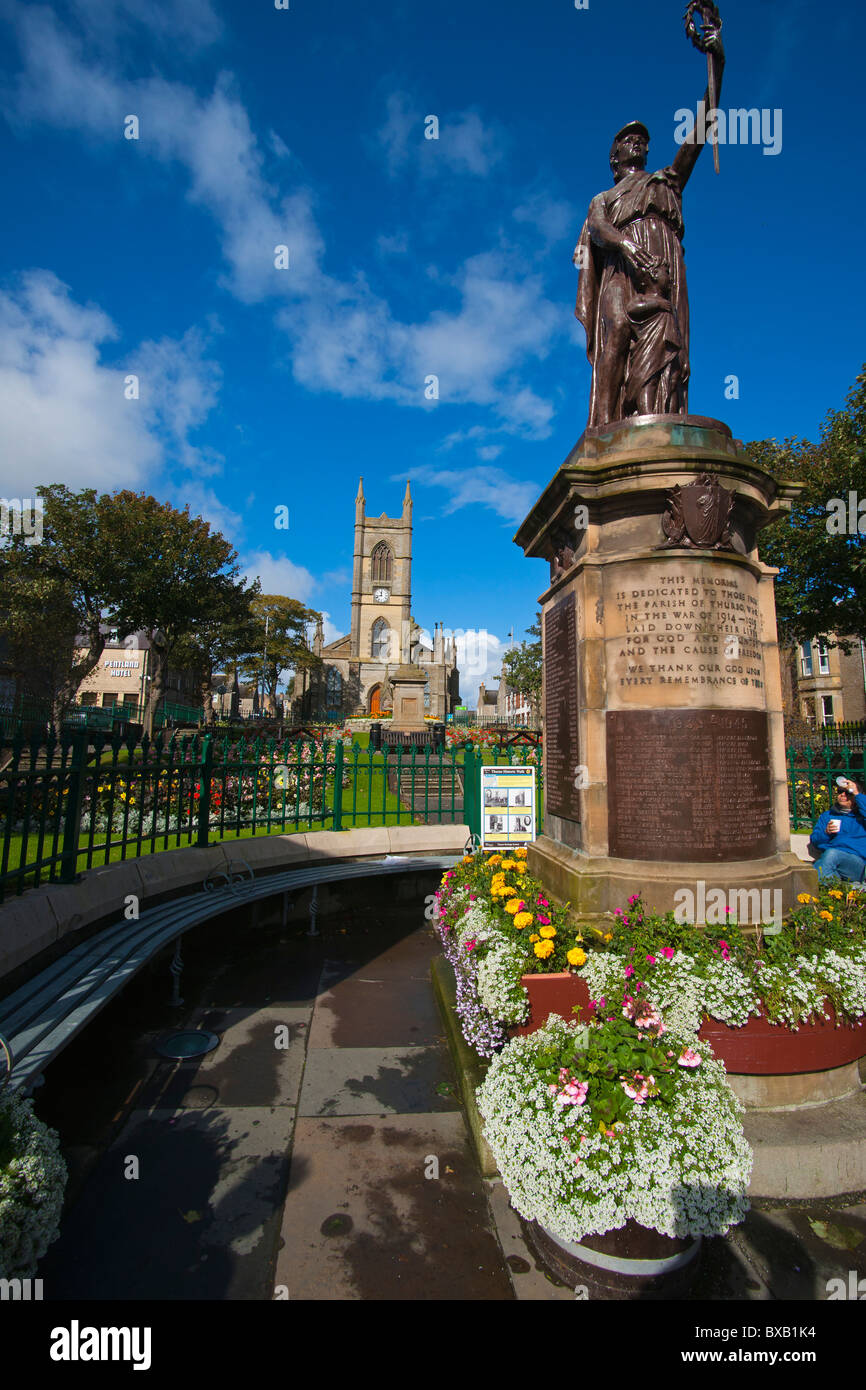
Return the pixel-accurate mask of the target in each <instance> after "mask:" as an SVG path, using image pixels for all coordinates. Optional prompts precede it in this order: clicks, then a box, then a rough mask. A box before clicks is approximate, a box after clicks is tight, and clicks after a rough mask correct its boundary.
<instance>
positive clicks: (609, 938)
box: [601, 931, 613, 941]
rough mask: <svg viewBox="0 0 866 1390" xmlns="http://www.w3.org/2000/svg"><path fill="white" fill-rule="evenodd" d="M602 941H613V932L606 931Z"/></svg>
mask: <svg viewBox="0 0 866 1390" xmlns="http://www.w3.org/2000/svg"><path fill="white" fill-rule="evenodd" d="M601 939H602V941H613V932H612V931H606V932H605V934H604V936H603V937H602V938H601Z"/></svg>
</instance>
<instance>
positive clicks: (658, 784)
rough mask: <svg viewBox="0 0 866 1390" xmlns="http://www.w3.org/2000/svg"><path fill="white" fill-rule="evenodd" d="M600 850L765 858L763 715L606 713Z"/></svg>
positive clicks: (768, 824)
mask: <svg viewBox="0 0 866 1390" xmlns="http://www.w3.org/2000/svg"><path fill="white" fill-rule="evenodd" d="M607 798H608V801H607V804H608V837H609V853H610V854H611V855H612V856H613V857H615V858H617V859H652V860H665V859H668V860H672V861H673V862H674V863H676V862H677V861H680V862H685V863H690V864H693V863H700V862H701V861H714V860H715V861H721V862H727V861H730V860H734V859H762V858H763V857H764V856H765V855H769V854H773V853H774V851H775V841H774V836H773V812H772V801H771V795H770V763H769V752H768V731H767V715H766V713H765V712H763V711H760V710H731V711H724V710H659V711H656V712H650V711H645V710H616V711H609V712H608V715H607Z"/></svg>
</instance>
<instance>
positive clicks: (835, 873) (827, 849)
mask: <svg viewBox="0 0 866 1390" xmlns="http://www.w3.org/2000/svg"><path fill="white" fill-rule="evenodd" d="M809 853H810V854H811V855H812V856H813V858H814V859H815V868H816V869H817V870H818V878H819V879H826V878H845V879H850V880H851V881H852V882H853V883H860V882H861V881H863V879H864V876H866V796H863V794H862V793H861V792H860V789H859V787H858V786H857V783H856V782H852V781H844V782H843V780H842V779H841V778H839V780H838V781H837V784H836V805H835V806H834V807H833V808H832V809H831V810H829V811H825V812H824V814H823V815H821V816H819V817H818V819H817V821H816V822H815V829H814V830H813V831H812V835H811V838H810V840H809Z"/></svg>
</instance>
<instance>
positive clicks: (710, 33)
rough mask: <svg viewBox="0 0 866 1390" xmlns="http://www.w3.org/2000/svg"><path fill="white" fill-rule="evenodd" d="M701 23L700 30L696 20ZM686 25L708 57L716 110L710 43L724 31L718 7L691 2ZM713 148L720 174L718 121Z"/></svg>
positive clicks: (708, 2) (707, 2)
mask: <svg viewBox="0 0 866 1390" xmlns="http://www.w3.org/2000/svg"><path fill="white" fill-rule="evenodd" d="M696 17H697V18H698V19H699V20H700V21H701V28H700V29H699V28H698V26H697V24H696V22H695V18H696ZM683 18H684V20H685V24H686V34H687V36H688V37H689V38H690V39H691V41H692V43H693V44H694V46H695V48H697V49H699V50H700V52H701V53H706V55H707V90H708V92H709V94H710V110H711V111H715V110H716V69H715V64H714V63H713V55H712V53H711V52H710V42H711V40H713V39H716V38H718V36H719V34H720V33H721V30H722V17H721V15H720V14H719V11H718V6H716V5H714V4H713V3H712V0H690V3H689V6H688V8H687V10H686V12H685V14H684V15H683ZM710 143H711V144H712V147H713V167H714V168H715V171H716V173H718V172H719V130H718V121H716V120H714V121H713V138H712V141H711V142H710Z"/></svg>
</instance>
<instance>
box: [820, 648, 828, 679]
mask: <svg viewBox="0 0 866 1390" xmlns="http://www.w3.org/2000/svg"><path fill="white" fill-rule="evenodd" d="M818 674H819V676H829V674H830V652H829V650H828V648H827V644H826V642H819V643H818Z"/></svg>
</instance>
